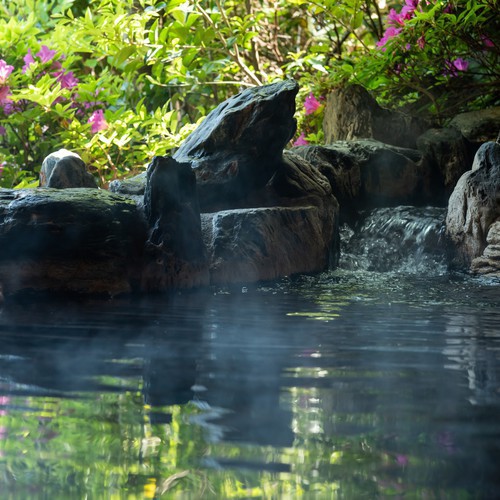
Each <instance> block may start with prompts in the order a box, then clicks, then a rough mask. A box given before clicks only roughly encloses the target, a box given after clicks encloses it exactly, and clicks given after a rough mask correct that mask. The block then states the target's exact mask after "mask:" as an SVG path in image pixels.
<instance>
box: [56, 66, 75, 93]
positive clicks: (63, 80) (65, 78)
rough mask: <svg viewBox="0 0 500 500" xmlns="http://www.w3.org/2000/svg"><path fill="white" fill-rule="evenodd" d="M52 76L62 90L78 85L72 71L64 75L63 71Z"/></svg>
mask: <svg viewBox="0 0 500 500" xmlns="http://www.w3.org/2000/svg"><path fill="white" fill-rule="evenodd" d="M52 76H53V77H55V78H56V79H57V81H58V82H59V83H60V84H61V87H62V88H63V89H72V88H73V87H76V86H77V85H78V78H76V76H75V75H74V73H73V71H68V72H67V73H66V72H65V71H64V70H61V71H57V72H55V73H52Z"/></svg>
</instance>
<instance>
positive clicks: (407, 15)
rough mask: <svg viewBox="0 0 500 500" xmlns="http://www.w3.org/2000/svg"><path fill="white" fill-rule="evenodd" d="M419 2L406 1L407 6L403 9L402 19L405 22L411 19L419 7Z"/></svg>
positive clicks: (413, 0) (414, 0)
mask: <svg viewBox="0 0 500 500" xmlns="http://www.w3.org/2000/svg"><path fill="white" fill-rule="evenodd" d="M418 1H419V0H406V2H405V6H404V7H403V8H402V9H401V17H402V18H403V19H404V20H407V19H411V18H412V17H413V15H414V12H415V9H416V8H417V7H418Z"/></svg>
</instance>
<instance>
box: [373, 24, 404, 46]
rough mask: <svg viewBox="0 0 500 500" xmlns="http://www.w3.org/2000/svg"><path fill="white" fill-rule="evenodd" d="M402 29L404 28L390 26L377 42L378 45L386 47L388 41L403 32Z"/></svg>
mask: <svg viewBox="0 0 500 500" xmlns="http://www.w3.org/2000/svg"><path fill="white" fill-rule="evenodd" d="M401 30H402V28H394V27H393V26H389V27H388V28H387V29H386V30H385V33H384V36H383V37H382V38H381V39H380V40H379V41H378V42H377V47H384V45H385V44H386V43H387V41H388V40H389V39H391V38H394V37H396V36H398V35H399V34H400V33H401ZM384 50H385V48H384Z"/></svg>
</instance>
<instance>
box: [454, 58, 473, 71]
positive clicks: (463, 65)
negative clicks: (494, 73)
mask: <svg viewBox="0 0 500 500" xmlns="http://www.w3.org/2000/svg"><path fill="white" fill-rule="evenodd" d="M453 66H455V68H457V69H458V71H467V69H468V68H469V61H466V60H465V59H462V58H461V57H458V58H457V59H455V60H454V61H453Z"/></svg>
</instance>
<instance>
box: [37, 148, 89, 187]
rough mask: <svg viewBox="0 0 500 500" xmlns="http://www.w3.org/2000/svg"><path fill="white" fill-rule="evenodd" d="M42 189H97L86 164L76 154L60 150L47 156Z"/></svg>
mask: <svg viewBox="0 0 500 500" xmlns="http://www.w3.org/2000/svg"><path fill="white" fill-rule="evenodd" d="M40 187H49V188H56V189H68V188H79V187H82V188H97V182H96V180H95V179H94V177H93V176H92V174H90V173H89V172H87V168H86V166H85V162H84V161H83V160H82V159H81V158H80V156H79V155H77V154H76V153H72V152H71V151H68V150H67V149H60V150H59V151H56V152H54V153H51V154H50V155H49V156H47V157H46V158H45V159H44V160H43V163H42V168H41V169H40Z"/></svg>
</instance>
